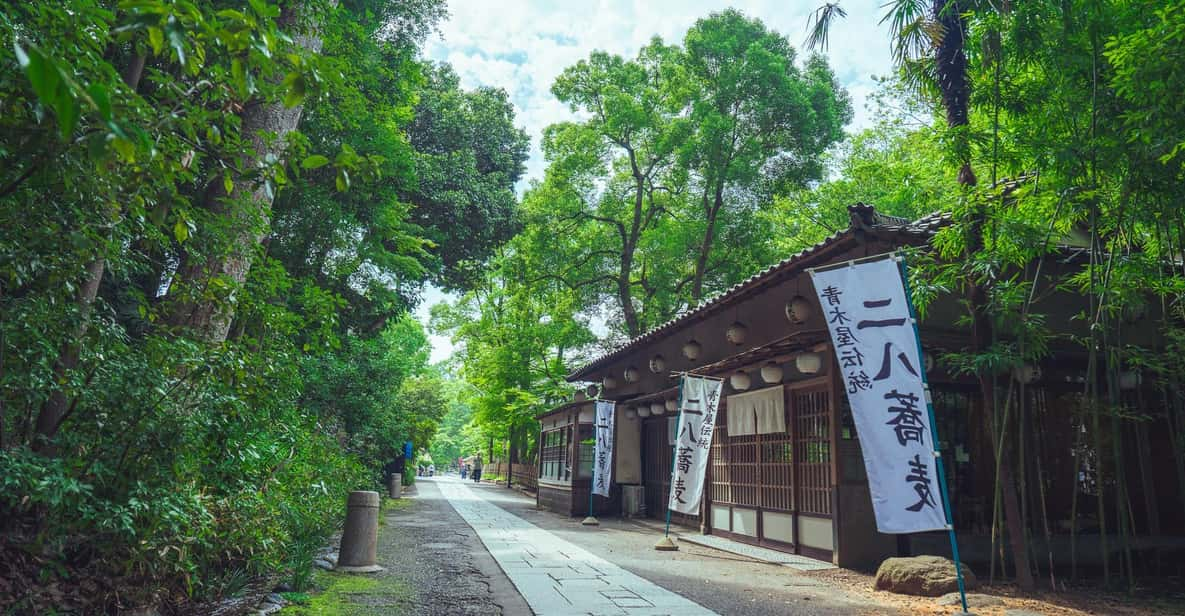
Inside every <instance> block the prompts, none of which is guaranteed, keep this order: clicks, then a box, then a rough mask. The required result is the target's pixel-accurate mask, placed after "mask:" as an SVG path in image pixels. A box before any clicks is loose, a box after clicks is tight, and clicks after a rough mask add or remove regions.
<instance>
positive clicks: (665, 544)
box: [654, 535, 679, 552]
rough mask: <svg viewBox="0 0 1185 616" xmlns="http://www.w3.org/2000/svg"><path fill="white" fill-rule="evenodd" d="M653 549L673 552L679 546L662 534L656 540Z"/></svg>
mask: <svg viewBox="0 0 1185 616" xmlns="http://www.w3.org/2000/svg"><path fill="white" fill-rule="evenodd" d="M654 549H656V550H658V551H659V552H674V551H676V550H678V549H679V546H677V545H675V540H674V539H671V538H670V537H668V536H665V535H664V536H663V538H662V539H659V540H658V543H656V544H654Z"/></svg>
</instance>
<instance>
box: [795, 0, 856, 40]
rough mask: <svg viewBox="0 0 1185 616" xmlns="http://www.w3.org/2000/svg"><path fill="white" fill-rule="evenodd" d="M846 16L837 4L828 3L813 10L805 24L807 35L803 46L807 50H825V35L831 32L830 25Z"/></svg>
mask: <svg viewBox="0 0 1185 616" xmlns="http://www.w3.org/2000/svg"><path fill="white" fill-rule="evenodd" d="M847 16H848V13H847V11H845V10H843V7H841V6H840V5H839V3H838V2H828V3H826V4H824V5H823V6H821V7H819V8H817V9H815V12H813V13H811V16H810V19H808V20H807V23H806V29H807V30H808V31H809V33H808V34H807V37H806V42H805V43H804V46H805V47H806V48H807V49H821V50H826V49H827V34H828V32H830V30H831V24H832V23H834V22H835V21H836V20H839V19H843V18H844V17H847Z"/></svg>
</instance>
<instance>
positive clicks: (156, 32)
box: [148, 26, 165, 56]
mask: <svg viewBox="0 0 1185 616" xmlns="http://www.w3.org/2000/svg"><path fill="white" fill-rule="evenodd" d="M148 44H149V45H152V55H154V56H159V55H160V52H162V51H164V49H165V33H164V31H163V30H161V29H160V28H157V27H155V26H154V27H151V28H149V29H148Z"/></svg>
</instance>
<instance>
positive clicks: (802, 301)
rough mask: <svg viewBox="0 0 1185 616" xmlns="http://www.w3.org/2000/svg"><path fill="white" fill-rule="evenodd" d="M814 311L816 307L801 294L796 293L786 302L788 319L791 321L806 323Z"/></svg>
mask: <svg viewBox="0 0 1185 616" xmlns="http://www.w3.org/2000/svg"><path fill="white" fill-rule="evenodd" d="M812 313H814V308H812V307H811V302H810V301H809V300H807V298H805V297H803V296H801V295H795V296H794V297H792V298H790V301H788V302H786V319H787V320H788V321H790V322H791V323H806V320H807V319H809V318H811V314H812Z"/></svg>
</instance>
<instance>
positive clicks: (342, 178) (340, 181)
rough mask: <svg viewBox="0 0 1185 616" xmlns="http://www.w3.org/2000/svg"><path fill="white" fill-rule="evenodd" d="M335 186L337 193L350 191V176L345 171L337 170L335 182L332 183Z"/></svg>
mask: <svg viewBox="0 0 1185 616" xmlns="http://www.w3.org/2000/svg"><path fill="white" fill-rule="evenodd" d="M334 184H336V185H337V191H338V192H346V191H347V190H349V189H350V174H349V172H347V171H346V170H345V169H338V170H337V180H336V181H335V182H334Z"/></svg>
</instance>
